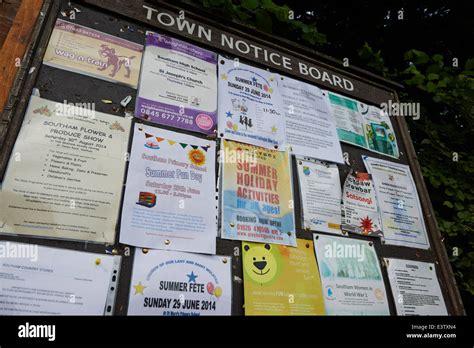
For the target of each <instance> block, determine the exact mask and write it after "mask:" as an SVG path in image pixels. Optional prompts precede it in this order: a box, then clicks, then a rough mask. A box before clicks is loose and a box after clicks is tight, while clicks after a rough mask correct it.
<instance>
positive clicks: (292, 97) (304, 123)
mask: <svg viewBox="0 0 474 348" xmlns="http://www.w3.org/2000/svg"><path fill="white" fill-rule="evenodd" d="M281 86H282V97H283V104H284V114H285V121H286V127H285V128H286V141H287V145H288V146H289V147H290V148H291V152H293V153H294V154H295V155H299V156H307V157H312V158H317V159H320V160H326V161H330V162H337V163H344V160H343V158H342V150H341V144H340V143H339V138H338V136H337V131H336V125H335V122H334V119H333V117H332V116H331V114H330V113H329V109H328V105H327V98H326V97H325V96H324V95H323V91H321V90H320V89H319V88H318V87H316V86H313V85H310V84H309V83H305V82H301V81H298V80H294V79H291V78H288V77H282V83H281Z"/></svg>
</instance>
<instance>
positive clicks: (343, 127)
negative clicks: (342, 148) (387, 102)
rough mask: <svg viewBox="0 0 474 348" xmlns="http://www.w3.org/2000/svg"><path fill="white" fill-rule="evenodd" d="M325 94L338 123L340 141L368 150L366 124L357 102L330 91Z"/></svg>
mask: <svg viewBox="0 0 474 348" xmlns="http://www.w3.org/2000/svg"><path fill="white" fill-rule="evenodd" d="M325 93H326V94H327V97H328V99H327V100H328V102H329V110H330V113H331V115H332V116H333V118H334V121H335V122H336V128H337V134H338V135H339V140H340V141H343V142H345V143H348V144H352V145H357V146H360V147H363V148H367V141H366V139H365V132H364V123H363V120H362V115H361V113H360V109H359V108H360V106H359V103H358V102H357V100H354V99H351V98H347V97H344V96H342V95H340V94H336V93H333V92H329V91H325Z"/></svg>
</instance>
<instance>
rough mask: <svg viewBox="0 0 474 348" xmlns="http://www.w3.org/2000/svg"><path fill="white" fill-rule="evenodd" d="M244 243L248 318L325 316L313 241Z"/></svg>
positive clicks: (246, 312)
mask: <svg viewBox="0 0 474 348" xmlns="http://www.w3.org/2000/svg"><path fill="white" fill-rule="evenodd" d="M297 241H298V246H297V247H296V248H293V247H288V246H285V245H275V244H260V243H248V242H242V258H243V259H242V260H243V261H242V262H243V272H244V296H245V315H324V300H323V294H322V290H321V281H320V279H319V270H318V266H317V264H316V259H315V257H314V250H313V241H311V240H305V239H298V240H297Z"/></svg>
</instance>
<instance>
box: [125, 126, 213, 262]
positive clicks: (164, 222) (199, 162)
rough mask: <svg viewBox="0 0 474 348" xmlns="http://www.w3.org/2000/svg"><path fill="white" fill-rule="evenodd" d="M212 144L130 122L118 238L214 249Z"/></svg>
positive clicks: (159, 246)
mask: <svg viewBox="0 0 474 348" xmlns="http://www.w3.org/2000/svg"><path fill="white" fill-rule="evenodd" d="M215 160H216V144H215V142H213V141H209V140H205V139H201V138H197V137H194V136H190V135H185V134H180V133H176V132H171V131H166V130H163V129H159V128H156V127H150V126H146V125H140V124H136V125H135V131H134V135H133V143H132V151H131V157H130V165H129V169H128V178H127V187H126V190H125V198H124V202H123V211H122V224H121V232H120V242H121V243H124V244H130V245H134V246H138V247H144V248H154V249H171V250H179V251H190V252H200V253H206V254H215V252H216V236H217V224H216V219H217V218H216V216H217V208H216V199H215V185H216V183H215Z"/></svg>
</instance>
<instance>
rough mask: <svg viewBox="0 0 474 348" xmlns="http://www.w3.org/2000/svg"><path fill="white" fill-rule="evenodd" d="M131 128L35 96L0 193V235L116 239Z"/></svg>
mask: <svg viewBox="0 0 474 348" xmlns="http://www.w3.org/2000/svg"><path fill="white" fill-rule="evenodd" d="M130 125H131V120H130V119H126V118H124V117H118V116H114V115H108V114H104V113H101V112H96V111H93V110H90V109H84V108H80V107H76V106H74V105H69V104H64V103H56V102H53V101H50V100H47V99H43V98H39V97H35V96H32V97H31V98H30V103H29V105H28V109H27V111H26V114H25V118H24V121H23V124H22V127H21V130H20V134H19V135H18V138H17V140H16V143H15V146H14V148H13V151H12V156H11V158H10V162H9V164H8V168H7V172H6V174H5V179H4V181H3V185H2V190H1V191H0V194H1V195H0V232H1V233H13V234H21V235H28V236H34V237H42V238H54V239H56V238H59V239H70V240H81V241H90V242H95V243H113V242H114V241H115V227H116V225H117V219H118V214H119V210H120V199H121V196H122V183H123V178H124V174H125V164H126V162H125V160H124V159H125V154H126V153H127V148H128V140H129V134H130Z"/></svg>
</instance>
